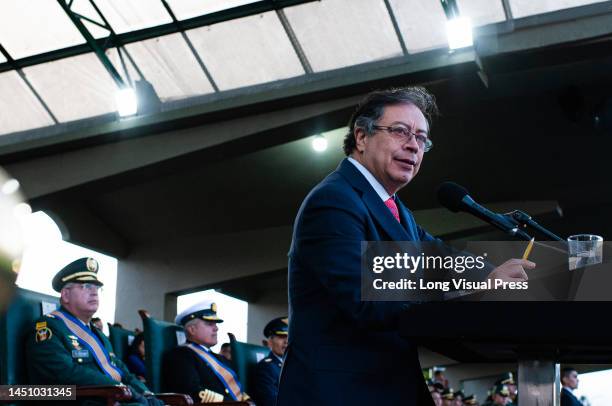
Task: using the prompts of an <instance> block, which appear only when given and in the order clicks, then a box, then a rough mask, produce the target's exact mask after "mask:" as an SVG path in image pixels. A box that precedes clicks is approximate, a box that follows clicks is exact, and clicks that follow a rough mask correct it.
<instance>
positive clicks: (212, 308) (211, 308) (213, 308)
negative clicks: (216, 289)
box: [210, 303, 217, 313]
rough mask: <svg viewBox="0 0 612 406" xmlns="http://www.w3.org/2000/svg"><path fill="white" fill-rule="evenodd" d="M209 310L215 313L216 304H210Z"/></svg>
mask: <svg viewBox="0 0 612 406" xmlns="http://www.w3.org/2000/svg"><path fill="white" fill-rule="evenodd" d="M210 310H212V311H213V312H215V313H217V304H216V303H211V304H210Z"/></svg>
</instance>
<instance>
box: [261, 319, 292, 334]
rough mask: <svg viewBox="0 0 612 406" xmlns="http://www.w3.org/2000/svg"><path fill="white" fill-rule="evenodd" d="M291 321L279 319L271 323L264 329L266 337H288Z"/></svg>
mask: <svg viewBox="0 0 612 406" xmlns="http://www.w3.org/2000/svg"><path fill="white" fill-rule="evenodd" d="M288 323H289V320H288V319H287V317H277V318H276V319H274V320H272V321H270V322H269V323H268V324H266V327H264V330H263V334H264V337H266V338H269V337H271V336H286V335H287V334H288V331H289V324H288Z"/></svg>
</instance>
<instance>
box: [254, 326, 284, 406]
mask: <svg viewBox="0 0 612 406" xmlns="http://www.w3.org/2000/svg"><path fill="white" fill-rule="evenodd" d="M288 330H289V324H288V320H287V317H278V318H276V319H274V320H272V321H270V322H269V323H268V324H266V327H265V328H264V331H263V333H264V336H265V337H266V339H267V340H268V347H269V348H270V353H269V354H268V356H267V357H266V358H264V359H262V360H261V361H259V363H258V364H257V370H256V373H255V400H256V401H257V405H258V406H274V405H275V404H276V396H277V395H278V380H279V378H280V372H281V368H282V366H283V355H285V350H286V349H287V334H288Z"/></svg>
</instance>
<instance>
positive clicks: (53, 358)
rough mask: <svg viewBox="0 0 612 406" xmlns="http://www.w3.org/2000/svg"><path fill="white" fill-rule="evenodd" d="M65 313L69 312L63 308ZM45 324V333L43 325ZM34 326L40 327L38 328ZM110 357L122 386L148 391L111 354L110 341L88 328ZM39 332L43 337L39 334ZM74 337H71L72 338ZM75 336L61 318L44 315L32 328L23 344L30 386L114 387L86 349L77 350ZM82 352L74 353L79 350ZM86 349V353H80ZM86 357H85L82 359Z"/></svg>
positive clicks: (141, 391) (115, 383)
mask: <svg viewBox="0 0 612 406" xmlns="http://www.w3.org/2000/svg"><path fill="white" fill-rule="evenodd" d="M61 310H63V311H64V312H67V313H69V312H68V311H67V310H66V309H64V308H62V309H61ZM45 322H46V329H47V330H48V331H47V330H45V329H44V327H42V326H43V324H42V323H45ZM37 326H38V327H39V328H37ZM90 328H91V330H92V331H93V332H94V334H96V335H97V336H98V338H99V339H100V341H101V342H102V344H103V345H104V347H105V348H106V350H107V351H108V352H109V354H110V358H111V362H112V363H113V365H115V366H116V367H118V368H119V369H120V370H121V371H122V375H123V379H122V380H121V383H123V384H125V385H128V386H129V387H130V389H131V390H132V391H134V392H137V393H143V392H145V391H146V392H150V391H149V389H148V388H147V387H146V386H145V385H144V384H143V383H142V382H141V381H139V380H138V378H137V377H136V376H134V375H132V374H131V373H130V372H129V370H128V368H127V367H126V366H125V364H124V363H123V362H122V361H121V360H120V359H118V358H117V357H116V356H115V354H114V353H113V348H112V346H111V343H110V341H109V340H108V338H106V336H105V335H104V334H102V332H101V331H100V330H98V329H97V328H95V327H93V326H91V325H90ZM40 333H42V334H40ZM72 337H74V338H72ZM75 338H76V337H75V336H74V335H73V333H72V332H71V331H70V330H68V327H66V325H65V324H64V322H63V321H62V320H60V319H57V318H55V317H53V316H52V315H47V316H43V317H42V318H41V319H40V320H38V321H37V322H36V323H35V324H33V325H32V334H30V335H28V337H27V343H26V363H27V367H28V379H29V383H30V384H40V385H43V384H44V385H117V384H119V382H117V381H115V380H114V379H113V378H111V377H110V376H108V375H106V374H105V373H104V372H103V371H102V369H100V367H99V366H98V364H97V363H96V360H95V359H94V357H93V354H91V353H90V352H89V351H87V350H86V348H83V347H78V348H77V346H78V342H76V339H75ZM78 349H80V350H81V351H73V350H78ZM83 350H85V352H84V351H83ZM85 354H88V356H83V355H85Z"/></svg>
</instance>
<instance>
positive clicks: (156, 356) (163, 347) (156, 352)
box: [138, 310, 185, 392]
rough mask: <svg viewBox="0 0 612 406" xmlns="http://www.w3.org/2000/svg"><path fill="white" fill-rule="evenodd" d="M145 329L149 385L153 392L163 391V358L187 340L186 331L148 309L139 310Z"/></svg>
mask: <svg viewBox="0 0 612 406" xmlns="http://www.w3.org/2000/svg"><path fill="white" fill-rule="evenodd" d="M138 313H139V314H140V317H141V318H142V326H143V329H144V341H145V348H146V351H147V355H146V357H145V365H146V367H147V386H148V387H149V389H151V390H152V391H153V392H162V391H163V389H164V388H163V384H162V382H163V370H162V365H163V360H164V356H165V355H166V353H167V352H168V351H170V350H171V349H173V348H174V347H176V346H177V345H179V344H183V342H184V341H185V339H184V338H185V332H184V331H183V328H182V327H181V326H178V325H176V324H174V323H169V322H167V321H162V320H156V319H154V318H153V317H151V316H150V315H149V313H148V312H147V311H146V310H139V311H138Z"/></svg>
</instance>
